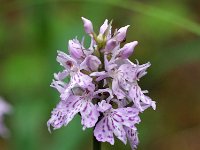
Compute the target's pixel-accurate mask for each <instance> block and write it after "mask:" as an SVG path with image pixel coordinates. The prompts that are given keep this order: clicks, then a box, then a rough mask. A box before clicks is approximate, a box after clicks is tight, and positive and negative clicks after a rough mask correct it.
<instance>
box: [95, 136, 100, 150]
mask: <svg viewBox="0 0 200 150" xmlns="http://www.w3.org/2000/svg"><path fill="white" fill-rule="evenodd" d="M93 150H101V142H99V141H97V139H96V138H95V136H93Z"/></svg>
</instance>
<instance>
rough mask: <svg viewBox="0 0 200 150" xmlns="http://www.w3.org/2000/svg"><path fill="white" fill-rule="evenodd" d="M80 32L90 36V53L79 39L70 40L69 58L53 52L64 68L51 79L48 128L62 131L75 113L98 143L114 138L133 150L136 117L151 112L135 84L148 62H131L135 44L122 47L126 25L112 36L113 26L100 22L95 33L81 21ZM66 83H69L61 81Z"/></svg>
mask: <svg viewBox="0 0 200 150" xmlns="http://www.w3.org/2000/svg"><path fill="white" fill-rule="evenodd" d="M82 20H83V24H84V29H85V32H86V33H87V34H88V35H89V36H90V37H91V43H90V46H89V48H86V47H85V46H84V39H83V40H82V41H81V42H80V41H79V40H78V39H77V38H75V39H73V40H69V43H68V51H69V55H68V54H65V53H64V52H61V51H58V56H57V61H58V62H59V63H60V65H61V66H63V67H64V69H63V71H62V72H59V73H55V74H54V78H55V79H54V80H53V82H52V84H51V86H52V87H54V88H56V89H57V90H58V91H59V93H60V102H59V103H58V105H57V106H56V108H54V109H53V111H52V112H51V118H50V119H49V120H48V122H47V125H48V128H49V131H50V127H51V126H52V127H53V129H58V128H60V127H62V126H66V125H67V124H68V123H69V122H70V121H71V120H72V119H73V118H74V116H75V115H76V114H80V115H81V124H82V125H83V129H86V128H92V127H94V136H95V137H96V139H97V140H98V141H101V142H109V143H110V144H112V145H113V144H114V135H115V136H116V137H117V138H118V139H120V140H121V141H122V142H123V143H124V144H126V143H127V140H128V141H129V143H130V145H131V147H132V149H135V148H136V147H137V144H138V142H139V141H138V133H137V128H136V126H135V125H136V124H138V123H139V122H140V117H139V113H140V112H143V111H144V110H145V109H146V108H148V107H152V108H153V109H155V107H156V105H155V102H154V101H152V100H151V98H150V97H148V96H146V95H145V94H146V93H147V91H146V90H145V91H143V90H142V89H141V88H140V87H139V85H138V81H139V80H140V78H141V77H143V76H144V75H146V73H147V72H146V70H147V68H148V67H149V66H150V63H149V62H148V63H146V64H142V65H140V64H139V63H138V61H136V63H132V62H131V61H130V60H129V59H128V57H129V56H130V55H132V53H133V51H134V47H135V46H136V45H137V44H138V42H137V41H133V42H130V43H127V44H124V45H123V46H122V44H123V43H124V41H125V38H126V32H127V29H128V27H129V26H125V27H122V28H120V29H118V30H117V29H116V30H115V31H114V33H112V32H111V29H112V26H111V25H112V22H110V23H109V22H108V20H105V22H104V23H103V25H102V26H101V27H100V30H99V33H98V34H96V33H95V32H94V30H93V25H92V22H91V21H90V20H88V19H86V18H83V17H82ZM66 78H68V79H69V82H65V81H66Z"/></svg>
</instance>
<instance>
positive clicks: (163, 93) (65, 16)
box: [0, 0, 200, 150]
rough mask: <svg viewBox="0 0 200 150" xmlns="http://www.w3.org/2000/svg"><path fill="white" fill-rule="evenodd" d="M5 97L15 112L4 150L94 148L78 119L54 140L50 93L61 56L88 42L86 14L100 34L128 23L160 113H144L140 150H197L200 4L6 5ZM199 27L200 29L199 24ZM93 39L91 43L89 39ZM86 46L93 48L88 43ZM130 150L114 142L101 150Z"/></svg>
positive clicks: (90, 1) (127, 0) (19, 1)
mask: <svg viewBox="0 0 200 150" xmlns="http://www.w3.org/2000/svg"><path fill="white" fill-rule="evenodd" d="M0 3H1V4H0V78H1V82H0V95H1V96H3V97H4V98H5V99H7V100H8V101H9V102H10V103H11V104H12V105H13V107H14V112H13V114H12V115H10V116H8V117H7V119H6V122H7V124H8V127H9V128H10V130H11V133H12V135H11V137H10V139H8V140H4V139H0V150H9V149H10V150H43V149H48V150H55V149H57V150H78V149H85V150H89V149H91V144H92V129H89V130H86V131H84V132H83V131H82V127H81V125H80V117H79V116H76V118H75V119H74V120H73V121H72V122H70V124H69V125H68V126H67V127H64V128H62V129H60V130H56V131H54V132H53V133H52V134H50V133H49V132H48V130H47V127H46V121H47V120H48V118H49V117H50V112H51V110H52V109H53V107H54V106H55V105H56V103H57V102H58V100H59V95H58V93H57V92H56V91H55V90H54V89H51V88H50V87H49V85H50V83H51V80H52V78H53V73H54V72H57V71H59V69H60V66H59V64H58V63H57V62H56V60H55V58H56V50H57V49H59V50H63V51H67V43H68V42H67V41H68V40H69V39H72V38H74V37H75V36H77V37H78V38H79V39H81V38H82V36H85V33H84V31H83V27H82V21H81V19H80V17H81V16H84V17H86V18H88V19H90V20H92V21H93V24H94V26H95V29H96V31H98V27H99V26H100V25H101V24H102V23H103V21H104V19H106V18H107V19H110V20H111V19H113V20H114V22H113V26H114V27H116V28H119V27H121V26H125V25H127V24H130V25H131V27H130V28H129V32H128V36H127V41H128V42H129V41H131V40H138V41H139V45H138V46H137V48H136V49H135V52H134V55H133V56H132V60H133V61H134V59H136V58H137V59H138V60H139V61H140V62H141V63H144V62H147V61H150V62H151V63H152V67H151V68H150V69H149V73H148V75H147V77H145V78H144V79H142V81H141V83H140V84H141V86H142V87H143V89H149V91H150V96H151V97H152V98H153V99H154V100H155V101H157V110H156V111H153V110H148V111H146V112H145V113H143V114H142V115H141V118H142V122H141V124H140V125H138V130H139V133H140V134H139V138H140V145H139V148H138V149H141V150H146V149H148V150H199V149H200V143H199V139H200V109H199V108H200V107H199V106H200V101H199V100H200V94H199V89H200V86H199V85H200V78H199V77H200V37H199V36H200V15H199V14H200V2H199V1H198V0H168V1H160V0H152V1H147V0H141V1H136V0H109V1H106V0H101V1H100V0H96V1H95V0H59V1H56V0H43V1H42V0H28V1H25V0H9V1H8V0H1V2H0ZM198 22H199V23H198ZM86 40H87V41H88V40H89V38H88V37H86ZM86 43H88V42H86ZM125 148H126V149H127V150H128V149H130V146H129V145H127V146H124V145H123V144H122V142H120V141H119V140H117V139H116V144H115V145H114V146H111V145H109V144H108V143H104V144H103V148H102V149H103V150H108V149H109V150H112V149H113V150H114V149H115V150H116V149H125Z"/></svg>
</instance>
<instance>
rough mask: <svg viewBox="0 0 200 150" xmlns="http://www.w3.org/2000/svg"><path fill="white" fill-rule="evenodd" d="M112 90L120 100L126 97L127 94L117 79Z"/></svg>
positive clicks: (114, 80)
mask: <svg viewBox="0 0 200 150" xmlns="http://www.w3.org/2000/svg"><path fill="white" fill-rule="evenodd" d="M112 90H113V93H114V94H115V95H116V96H117V98H118V99H123V98H124V97H125V93H124V91H122V89H121V88H120V87H119V83H118V80H117V79H113V81H112Z"/></svg>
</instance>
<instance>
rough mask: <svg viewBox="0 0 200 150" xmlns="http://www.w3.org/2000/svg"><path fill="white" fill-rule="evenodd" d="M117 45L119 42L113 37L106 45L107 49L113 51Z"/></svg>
mask: <svg viewBox="0 0 200 150" xmlns="http://www.w3.org/2000/svg"><path fill="white" fill-rule="evenodd" d="M117 45H118V42H117V41H116V40H115V39H113V38H112V39H110V40H108V41H107V43H106V46H105V51H106V52H111V51H112V50H113V49H114V48H115V47H116V46H117Z"/></svg>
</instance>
